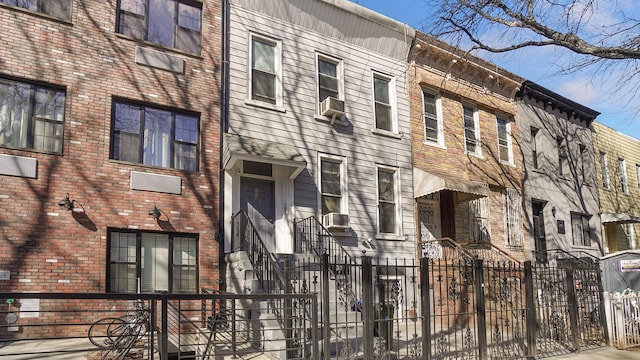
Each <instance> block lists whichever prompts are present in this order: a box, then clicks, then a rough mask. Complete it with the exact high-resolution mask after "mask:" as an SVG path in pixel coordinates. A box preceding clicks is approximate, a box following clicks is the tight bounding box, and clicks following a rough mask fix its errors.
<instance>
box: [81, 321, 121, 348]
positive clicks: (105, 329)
mask: <svg viewBox="0 0 640 360" xmlns="http://www.w3.org/2000/svg"><path fill="white" fill-rule="evenodd" d="M126 327H127V323H126V322H125V321H124V320H122V319H121V318H115V317H114V318H104V319H100V320H98V321H96V322H94V323H93V324H91V327H89V333H88V336H89V341H91V343H92V344H93V345H95V346H97V347H99V348H100V349H105V350H106V349H110V348H112V347H113V344H114V342H115V340H116V339H117V338H118V336H120V335H121V334H122V333H123V332H124V331H125V329H126Z"/></svg>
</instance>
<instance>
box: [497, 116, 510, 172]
mask: <svg viewBox="0 0 640 360" xmlns="http://www.w3.org/2000/svg"><path fill="white" fill-rule="evenodd" d="M496 124H497V127H498V156H499V159H500V161H501V162H505V163H509V164H513V144H512V142H511V141H512V140H511V121H508V120H506V119H505V118H502V117H496Z"/></svg>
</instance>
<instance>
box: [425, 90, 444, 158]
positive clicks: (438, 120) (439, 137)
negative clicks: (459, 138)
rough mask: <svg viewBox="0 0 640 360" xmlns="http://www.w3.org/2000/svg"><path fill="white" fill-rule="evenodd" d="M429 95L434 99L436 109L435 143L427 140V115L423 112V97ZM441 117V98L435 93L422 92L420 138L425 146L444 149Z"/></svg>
mask: <svg viewBox="0 0 640 360" xmlns="http://www.w3.org/2000/svg"><path fill="white" fill-rule="evenodd" d="M426 94H429V95H431V96H433V97H434V100H435V107H436V114H435V115H436V119H435V120H436V123H437V125H436V126H437V127H436V131H437V135H436V136H437V139H436V140H435V141H433V140H431V139H427V114H426V112H425V103H426V101H425V95H426ZM442 119H443V116H442V97H441V96H440V94H438V93H437V92H433V91H429V90H424V89H423V90H422V136H423V139H424V143H425V144H427V145H434V146H438V147H441V148H444V147H445V146H444V124H443V121H442Z"/></svg>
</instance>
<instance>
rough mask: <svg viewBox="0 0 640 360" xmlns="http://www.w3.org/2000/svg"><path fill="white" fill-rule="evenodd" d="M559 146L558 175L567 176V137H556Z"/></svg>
mask: <svg viewBox="0 0 640 360" xmlns="http://www.w3.org/2000/svg"><path fill="white" fill-rule="evenodd" d="M556 142H557V148H558V175H559V176H565V175H566V174H567V169H566V168H567V159H568V154H567V142H566V139H565V138H563V137H561V136H558V137H557V138H556Z"/></svg>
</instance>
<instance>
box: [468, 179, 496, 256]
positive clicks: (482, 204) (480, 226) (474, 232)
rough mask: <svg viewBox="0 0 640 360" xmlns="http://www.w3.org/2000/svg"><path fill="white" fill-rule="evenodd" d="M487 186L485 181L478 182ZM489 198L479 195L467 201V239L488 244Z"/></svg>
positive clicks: (489, 239) (489, 236)
mask: <svg viewBox="0 0 640 360" xmlns="http://www.w3.org/2000/svg"><path fill="white" fill-rule="evenodd" d="M479 184H480V185H482V186H484V187H489V184H487V183H479ZM489 211H490V207H489V198H488V197H486V196H485V197H481V198H479V199H475V200H471V201H469V241H470V242H472V243H483V244H488V243H490V242H491V225H490V223H489Z"/></svg>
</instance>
